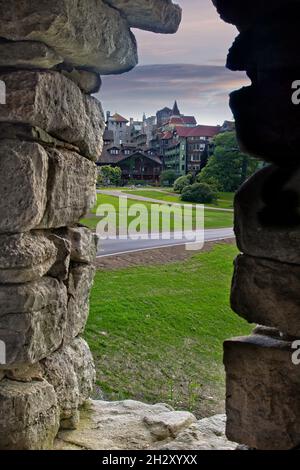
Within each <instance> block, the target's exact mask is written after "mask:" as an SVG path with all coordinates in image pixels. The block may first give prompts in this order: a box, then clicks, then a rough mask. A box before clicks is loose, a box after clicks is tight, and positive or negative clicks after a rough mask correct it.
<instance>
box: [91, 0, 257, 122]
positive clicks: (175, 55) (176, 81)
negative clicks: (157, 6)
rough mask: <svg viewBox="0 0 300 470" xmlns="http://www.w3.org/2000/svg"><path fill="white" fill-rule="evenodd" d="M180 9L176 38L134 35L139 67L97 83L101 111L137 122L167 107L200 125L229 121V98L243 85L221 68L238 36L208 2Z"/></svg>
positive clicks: (186, 1)
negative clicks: (181, 11)
mask: <svg viewBox="0 0 300 470" xmlns="http://www.w3.org/2000/svg"><path fill="white" fill-rule="evenodd" d="M173 1H174V3H178V4H179V5H180V6H181V7H182V9H183V19H182V23H181V26H180V28H179V31H178V32H177V33H176V34H175V35H163V34H154V33H151V32H147V31H141V30H137V29H135V30H133V32H134V34H135V35H136V38H137V42H138V51H139V65H138V66H137V67H136V68H135V69H133V70H132V71H130V72H128V73H126V74H122V75H113V76H106V77H102V79H103V85H102V88H101V91H100V92H99V94H98V97H99V99H100V100H101V101H102V104H103V108H104V110H105V111H107V110H110V111H111V112H112V113H114V112H118V113H120V114H122V115H123V116H124V117H126V118H129V117H133V118H135V119H141V117H142V115H143V113H144V112H145V113H146V115H147V116H149V115H154V114H155V113H156V111H157V110H159V109H161V108H163V107H165V106H168V107H172V106H173V103H174V100H175V99H177V102H178V106H179V109H180V111H181V113H183V114H186V115H195V117H196V119H197V121H198V123H199V124H220V123H221V124H222V123H223V121H224V120H225V119H232V113H231V111H230V109H229V106H228V94H229V93H230V92H231V91H232V90H234V89H237V88H240V87H241V86H243V85H245V84H247V83H248V80H247V78H246V75H245V74H244V73H240V72H230V71H228V70H227V69H226V68H225V66H224V64H225V61H226V55H227V52H228V49H229V47H230V46H231V44H232V42H233V40H234V38H235V37H236V36H237V34H238V32H237V30H236V28H235V27H234V26H232V25H228V24H225V23H223V22H222V21H221V20H220V18H219V16H218V14H217V12H216V10H215V8H214V6H213V4H212V2H211V0H173Z"/></svg>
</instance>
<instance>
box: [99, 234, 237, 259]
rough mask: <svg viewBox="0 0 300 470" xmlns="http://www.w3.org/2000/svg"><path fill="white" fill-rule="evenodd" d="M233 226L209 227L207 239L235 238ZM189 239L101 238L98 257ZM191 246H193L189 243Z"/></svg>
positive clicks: (160, 246)
mask: <svg viewBox="0 0 300 470" xmlns="http://www.w3.org/2000/svg"><path fill="white" fill-rule="evenodd" d="M233 237H234V233H233V229H232V228H219V229H208V230H205V231H204V239H205V241H216V240H224V239H227V238H233ZM187 241H188V240H185V239H183V240H176V239H174V238H171V239H168V240H161V239H160V240H120V239H116V240H101V241H100V243H99V251H98V258H101V257H104V256H113V255H117V254H124V253H130V252H134V251H144V250H153V249H156V248H164V247H167V246H176V245H185V244H186V242H187ZM189 248H192V246H191V245H189Z"/></svg>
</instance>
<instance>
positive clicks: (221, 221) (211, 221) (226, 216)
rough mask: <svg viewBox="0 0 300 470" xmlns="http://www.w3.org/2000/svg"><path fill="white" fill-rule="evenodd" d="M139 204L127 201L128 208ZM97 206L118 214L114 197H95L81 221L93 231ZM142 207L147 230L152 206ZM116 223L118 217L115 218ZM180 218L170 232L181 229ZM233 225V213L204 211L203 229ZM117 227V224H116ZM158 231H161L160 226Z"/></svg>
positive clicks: (193, 212)
mask: <svg viewBox="0 0 300 470" xmlns="http://www.w3.org/2000/svg"><path fill="white" fill-rule="evenodd" d="M137 203H138V204H141V202H139V201H135V200H133V199H128V207H131V206H133V205H134V204H137ZM99 204H112V205H113V206H114V208H115V210H116V213H117V214H118V213H119V198H118V197H115V196H109V195H107V194H98V195H97V204H96V206H95V208H94V209H92V210H91V214H90V216H89V217H86V218H84V219H82V220H81V223H82V224H84V225H86V226H87V227H89V228H91V229H93V230H95V229H96V227H97V224H98V222H99V220H100V218H99V217H97V216H96V210H97V207H98V205H99ZM142 204H143V205H145V207H146V208H147V210H148V215H149V217H148V223H149V228H150V227H151V223H150V214H151V206H152V205H153V204H152V203H149V202H142ZM168 210H169V209H168V205H166V207H165V208H164V211H163V212H166V213H167V212H168ZM195 215H196V212H195V210H193V211H191V213H190V216H191V217H192V218H193V220H194V221H195ZM134 218H135V216H132V217H129V220H128V222H129V223H130V222H131V221H132V220H133V219H134ZM117 222H118V217H117ZM181 222H182V220H181V218H177V219H176V218H175V219H173V218H172V220H171V230H174V228H175V229H176V228H180V227H181ZM232 225H233V213H231V212H223V211H213V210H210V209H209V208H206V209H205V228H207V229H209V228H225V227H232ZM117 226H118V224H117ZM160 229H161V224H160Z"/></svg>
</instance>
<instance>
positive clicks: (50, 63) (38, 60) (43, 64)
mask: <svg viewBox="0 0 300 470" xmlns="http://www.w3.org/2000/svg"><path fill="white" fill-rule="evenodd" d="M61 62H63V58H62V57H61V56H60V55H59V54H57V53H56V52H55V51H54V50H53V49H51V48H50V47H48V46H46V44H42V43H41V42H35V41H16V42H14V41H12V42H9V41H7V42H0V67H7V68H8V67H12V68H20V69H22V68H24V69H52V68H53V67H55V66H56V65H57V64H60V63H61Z"/></svg>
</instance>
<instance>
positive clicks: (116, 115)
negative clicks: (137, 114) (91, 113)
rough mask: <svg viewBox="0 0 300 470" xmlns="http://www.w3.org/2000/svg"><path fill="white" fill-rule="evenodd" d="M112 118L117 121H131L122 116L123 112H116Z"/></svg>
mask: <svg viewBox="0 0 300 470" xmlns="http://www.w3.org/2000/svg"><path fill="white" fill-rule="evenodd" d="M111 119H113V120H114V121H116V122H129V121H128V119H126V118H124V117H123V116H121V114H118V113H115V114H114V115H113V116H111Z"/></svg>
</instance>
